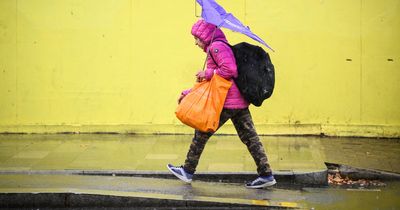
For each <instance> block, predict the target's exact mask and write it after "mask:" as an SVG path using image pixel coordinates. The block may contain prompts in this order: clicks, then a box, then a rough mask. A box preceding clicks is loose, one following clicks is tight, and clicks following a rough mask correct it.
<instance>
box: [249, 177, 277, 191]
mask: <svg viewBox="0 0 400 210" xmlns="http://www.w3.org/2000/svg"><path fill="white" fill-rule="evenodd" d="M274 184H276V181H275V179H274V176H273V175H270V176H259V177H258V178H257V179H255V180H254V181H252V182H249V183H247V184H246V187H247V188H252V189H259V188H263V187H269V186H272V185H274Z"/></svg>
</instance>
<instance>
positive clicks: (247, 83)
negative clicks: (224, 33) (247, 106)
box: [210, 40, 275, 106]
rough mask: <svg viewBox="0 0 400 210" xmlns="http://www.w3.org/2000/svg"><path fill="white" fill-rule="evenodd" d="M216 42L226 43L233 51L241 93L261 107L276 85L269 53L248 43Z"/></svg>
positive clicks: (250, 101)
mask: <svg viewBox="0 0 400 210" xmlns="http://www.w3.org/2000/svg"><path fill="white" fill-rule="evenodd" d="M215 41H220V42H224V43H225V44H227V45H228V46H229V47H230V48H231V49H232V51H233V54H234V56H235V59H236V65H237V70H238V77H237V78H236V79H235V83H236V85H237V86H238V88H239V91H240V93H242V95H243V97H244V98H245V99H246V100H247V101H248V102H249V103H252V104H254V105H255V106H261V104H262V103H263V101H264V100H265V99H267V98H269V97H271V95H272V92H273V91H274V85H275V68H274V65H273V64H272V62H271V59H270V58H269V55H268V53H267V52H265V51H264V49H262V48H261V47H259V46H256V45H252V44H249V43H246V42H241V43H239V44H236V45H233V46H231V45H230V44H228V43H226V42H225V41H221V40H215ZM210 55H211V54H210ZM211 58H212V59H213V61H214V63H216V62H215V60H214V58H213V57H212V56H211Z"/></svg>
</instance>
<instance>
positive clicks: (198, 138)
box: [183, 108, 272, 176]
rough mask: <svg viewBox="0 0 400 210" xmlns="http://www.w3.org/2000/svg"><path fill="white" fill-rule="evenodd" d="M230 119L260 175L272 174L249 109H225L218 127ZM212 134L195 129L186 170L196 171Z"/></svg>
mask: <svg viewBox="0 0 400 210" xmlns="http://www.w3.org/2000/svg"><path fill="white" fill-rule="evenodd" d="M229 119H231V120H232V122H233V125H234V126H235V129H236V131H237V133H238V135H239V138H240V140H241V141H242V142H243V143H244V144H245V145H246V146H247V149H248V150H249V152H250V154H251V156H252V157H253V159H254V161H255V163H256V165H257V172H258V174H259V175H260V176H268V175H271V174H272V171H271V167H270V165H269V163H268V159H267V155H266V154H265V150H264V147H263V145H262V143H261V142H260V139H259V138H258V135H257V132H256V130H255V128H254V123H253V120H252V118H251V114H250V111H249V109H248V108H246V109H223V110H222V113H221V116H220V122H219V127H218V128H220V127H221V126H222V125H223V124H224V123H225V122H226V121H227V120H229ZM212 135H213V133H205V132H201V131H198V130H196V131H195V134H194V138H193V140H192V144H191V145H190V148H189V152H188V153H187V156H186V161H185V165H184V166H183V168H184V169H185V171H187V172H189V173H194V172H195V171H196V167H197V165H198V163H199V159H200V156H201V153H202V152H203V150H204V147H205V145H206V143H207V141H208V139H209V138H210V137H211V136H212Z"/></svg>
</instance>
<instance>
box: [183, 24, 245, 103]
mask: <svg viewBox="0 0 400 210" xmlns="http://www.w3.org/2000/svg"><path fill="white" fill-rule="evenodd" d="M214 30H216V31H215V34H214V38H213V42H212V43H211V44H210V41H211V38H212V35H213V33H214ZM192 35H193V36H195V37H197V38H199V39H200V40H201V41H202V42H203V43H205V48H204V51H205V52H207V50H209V52H210V54H212V56H213V58H214V60H215V62H216V63H217V64H218V65H217V64H215V62H214V61H213V59H212V58H211V56H208V58H207V68H206V70H205V73H206V79H207V80H210V79H211V77H212V76H213V75H214V72H215V73H216V74H218V75H220V76H221V77H223V78H225V79H228V80H231V81H232V86H231V88H230V89H229V91H228V94H227V96H226V99H225V104H224V108H227V109H244V108H247V107H248V106H249V103H248V102H247V101H246V100H245V99H244V98H243V96H242V95H241V94H240V92H239V89H238V87H237V86H236V84H235V82H234V80H233V78H236V77H237V76H238V73H237V67H236V60H235V57H234V55H233V52H232V50H231V48H230V47H229V46H227V45H226V44H225V43H223V42H218V41H216V40H221V41H225V42H228V41H227V40H226V37H225V35H224V33H223V32H222V30H221V29H219V28H216V27H215V25H213V24H210V23H207V22H205V21H204V20H199V21H197V22H196V23H195V24H194V25H193V27H192ZM189 92H190V89H189V90H185V91H183V92H182V94H183V95H186V94H188V93H189Z"/></svg>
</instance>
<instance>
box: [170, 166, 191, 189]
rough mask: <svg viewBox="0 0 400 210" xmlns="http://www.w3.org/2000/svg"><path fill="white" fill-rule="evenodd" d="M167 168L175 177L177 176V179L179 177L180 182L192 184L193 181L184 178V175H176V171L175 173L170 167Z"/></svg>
mask: <svg viewBox="0 0 400 210" xmlns="http://www.w3.org/2000/svg"><path fill="white" fill-rule="evenodd" d="M167 168H168V170H169V171H170V172H171V173H172V174H173V175H175V176H176V177H178V178H179V179H180V180H182V181H184V182H186V183H188V184H190V183H191V182H192V180H189V179H187V178H186V177H184V176H182V175H180V174H177V173H175V171H173V170H172V169H171V168H170V167H168V165H167Z"/></svg>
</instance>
